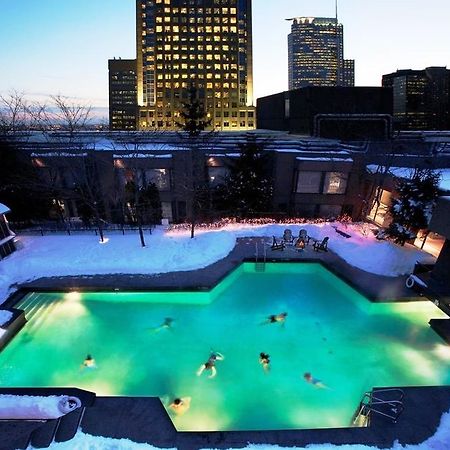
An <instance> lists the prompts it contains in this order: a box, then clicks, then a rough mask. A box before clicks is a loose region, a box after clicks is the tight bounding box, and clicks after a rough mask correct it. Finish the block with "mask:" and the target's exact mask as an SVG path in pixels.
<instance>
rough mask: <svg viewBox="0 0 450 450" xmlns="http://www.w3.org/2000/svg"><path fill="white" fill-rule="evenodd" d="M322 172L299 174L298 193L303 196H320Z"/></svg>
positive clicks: (303, 172) (301, 172) (300, 172)
mask: <svg viewBox="0 0 450 450" xmlns="http://www.w3.org/2000/svg"><path fill="white" fill-rule="evenodd" d="M321 179H322V172H306V171H299V172H298V181H297V192H299V193H303V194H318V193H319V192H320V181H321Z"/></svg>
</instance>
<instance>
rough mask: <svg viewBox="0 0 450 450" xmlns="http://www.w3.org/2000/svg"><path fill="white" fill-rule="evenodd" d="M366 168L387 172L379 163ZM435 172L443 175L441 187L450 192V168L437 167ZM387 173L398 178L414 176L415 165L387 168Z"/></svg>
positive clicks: (374, 171)
mask: <svg viewBox="0 0 450 450" xmlns="http://www.w3.org/2000/svg"><path fill="white" fill-rule="evenodd" d="M366 168H367V170H368V171H369V172H370V173H377V172H381V173H385V172H386V167H385V166H378V165H377V164H369V165H368V166H366ZM435 172H438V173H440V175H441V178H440V180H439V189H441V190H443V191H449V192H450V168H448V169H447V168H445V169H435ZM387 173H388V174H389V175H392V176H394V177H396V178H412V176H413V175H414V168H413V167H389V168H388V169H387Z"/></svg>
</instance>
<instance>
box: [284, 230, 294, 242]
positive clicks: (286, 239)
mask: <svg viewBox="0 0 450 450" xmlns="http://www.w3.org/2000/svg"><path fill="white" fill-rule="evenodd" d="M282 239H283V242H284V243H285V244H286V245H294V236H293V235H292V231H291V230H290V229H289V228H286V230H284V233H283V238H282Z"/></svg>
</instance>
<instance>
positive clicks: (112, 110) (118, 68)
mask: <svg viewBox="0 0 450 450" xmlns="http://www.w3.org/2000/svg"><path fill="white" fill-rule="evenodd" d="M108 71H109V75H108V78H109V128H110V130H136V126H137V118H138V114H137V113H138V110H137V92H136V89H137V77H136V60H135V59H110V60H109V61H108Z"/></svg>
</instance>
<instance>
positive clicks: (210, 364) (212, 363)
mask: <svg viewBox="0 0 450 450" xmlns="http://www.w3.org/2000/svg"><path fill="white" fill-rule="evenodd" d="M224 359H225V357H224V356H223V355H222V354H221V353H219V352H212V353H211V355H209V358H208V361H206V362H205V363H204V364H202V365H201V366H200V367H199V368H198V370H197V376H200V375H201V374H202V373H203V371H205V370H209V371H210V372H211V374H210V375H209V376H208V378H214V377H215V376H216V375H217V370H216V361H222V360H224Z"/></svg>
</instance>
